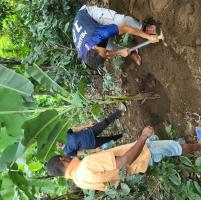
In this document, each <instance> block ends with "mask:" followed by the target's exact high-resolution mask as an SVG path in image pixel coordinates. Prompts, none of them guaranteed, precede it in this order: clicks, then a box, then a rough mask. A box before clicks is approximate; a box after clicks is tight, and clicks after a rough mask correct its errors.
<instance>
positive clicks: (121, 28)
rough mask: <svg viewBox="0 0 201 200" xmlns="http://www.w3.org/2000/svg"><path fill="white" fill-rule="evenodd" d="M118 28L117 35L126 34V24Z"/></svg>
mask: <svg viewBox="0 0 201 200" xmlns="http://www.w3.org/2000/svg"><path fill="white" fill-rule="evenodd" d="M118 28H119V34H124V33H127V32H128V25H126V24H120V25H119V26H118Z"/></svg>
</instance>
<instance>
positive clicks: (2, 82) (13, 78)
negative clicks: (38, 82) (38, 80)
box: [0, 65, 33, 96]
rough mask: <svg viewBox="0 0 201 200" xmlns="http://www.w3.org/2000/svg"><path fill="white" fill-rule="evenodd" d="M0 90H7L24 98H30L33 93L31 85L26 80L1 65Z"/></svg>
mask: <svg viewBox="0 0 201 200" xmlns="http://www.w3.org/2000/svg"><path fill="white" fill-rule="evenodd" d="M0 88H7V89H10V90H13V91H15V92H17V93H19V94H21V95H24V96H31V94H32V92H33V84H32V83H31V82H30V81H29V80H28V79H26V78H25V77H24V76H22V75H21V74H18V73H16V72H14V71H13V70H10V69H8V68H6V67H3V66H1V65H0Z"/></svg>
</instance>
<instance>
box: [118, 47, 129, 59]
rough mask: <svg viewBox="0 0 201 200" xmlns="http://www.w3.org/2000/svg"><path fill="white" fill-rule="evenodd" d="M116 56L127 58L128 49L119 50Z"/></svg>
mask: <svg viewBox="0 0 201 200" xmlns="http://www.w3.org/2000/svg"><path fill="white" fill-rule="evenodd" d="M117 54H118V55H120V56H122V57H127V56H128V48H124V49H120V50H119V51H117Z"/></svg>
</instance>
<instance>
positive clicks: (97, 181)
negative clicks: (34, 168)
mask: <svg viewBox="0 0 201 200" xmlns="http://www.w3.org/2000/svg"><path fill="white" fill-rule="evenodd" d="M154 134H155V133H154V130H153V128H152V127H145V128H144V129H143V131H142V134H141V136H140V137H139V139H138V140H137V141H136V142H135V143H131V144H126V145H121V146H118V147H115V148H112V149H108V150H106V151H101V152H98V153H94V154H91V155H89V156H86V157H85V158H84V159H83V160H82V161H80V160H79V159H78V158H73V159H71V158H70V157H67V156H62V155H57V156H54V157H52V158H51V159H50V160H49V161H48V163H47V170H48V173H49V175H52V176H64V177H65V178H67V179H72V180H73V181H74V183H75V184H76V185H77V186H78V187H80V188H82V189H91V190H100V191H105V190H106V189H107V185H108V182H110V183H112V184H117V183H118V182H119V181H120V176H119V171H120V169H121V168H126V175H127V176H129V175H131V174H136V173H140V172H141V173H144V172H146V170H147V168H148V166H149V165H153V163H154V162H160V161H161V160H162V159H163V158H164V157H172V156H180V155H184V154H187V153H189V152H192V151H201V141H199V142H198V143H196V144H179V143H178V142H176V141H173V140H157V141H147V139H148V138H149V137H151V136H152V135H154Z"/></svg>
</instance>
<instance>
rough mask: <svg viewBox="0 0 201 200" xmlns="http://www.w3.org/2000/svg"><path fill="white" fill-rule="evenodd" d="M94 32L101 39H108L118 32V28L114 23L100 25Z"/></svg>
mask: <svg viewBox="0 0 201 200" xmlns="http://www.w3.org/2000/svg"><path fill="white" fill-rule="evenodd" d="M95 33H96V34H97V35H99V37H100V38H102V39H109V38H110V37H114V36H115V35H118V34H119V28H118V26H117V25H115V24H110V25H104V26H100V27H98V28H97V29H96V31H95Z"/></svg>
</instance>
